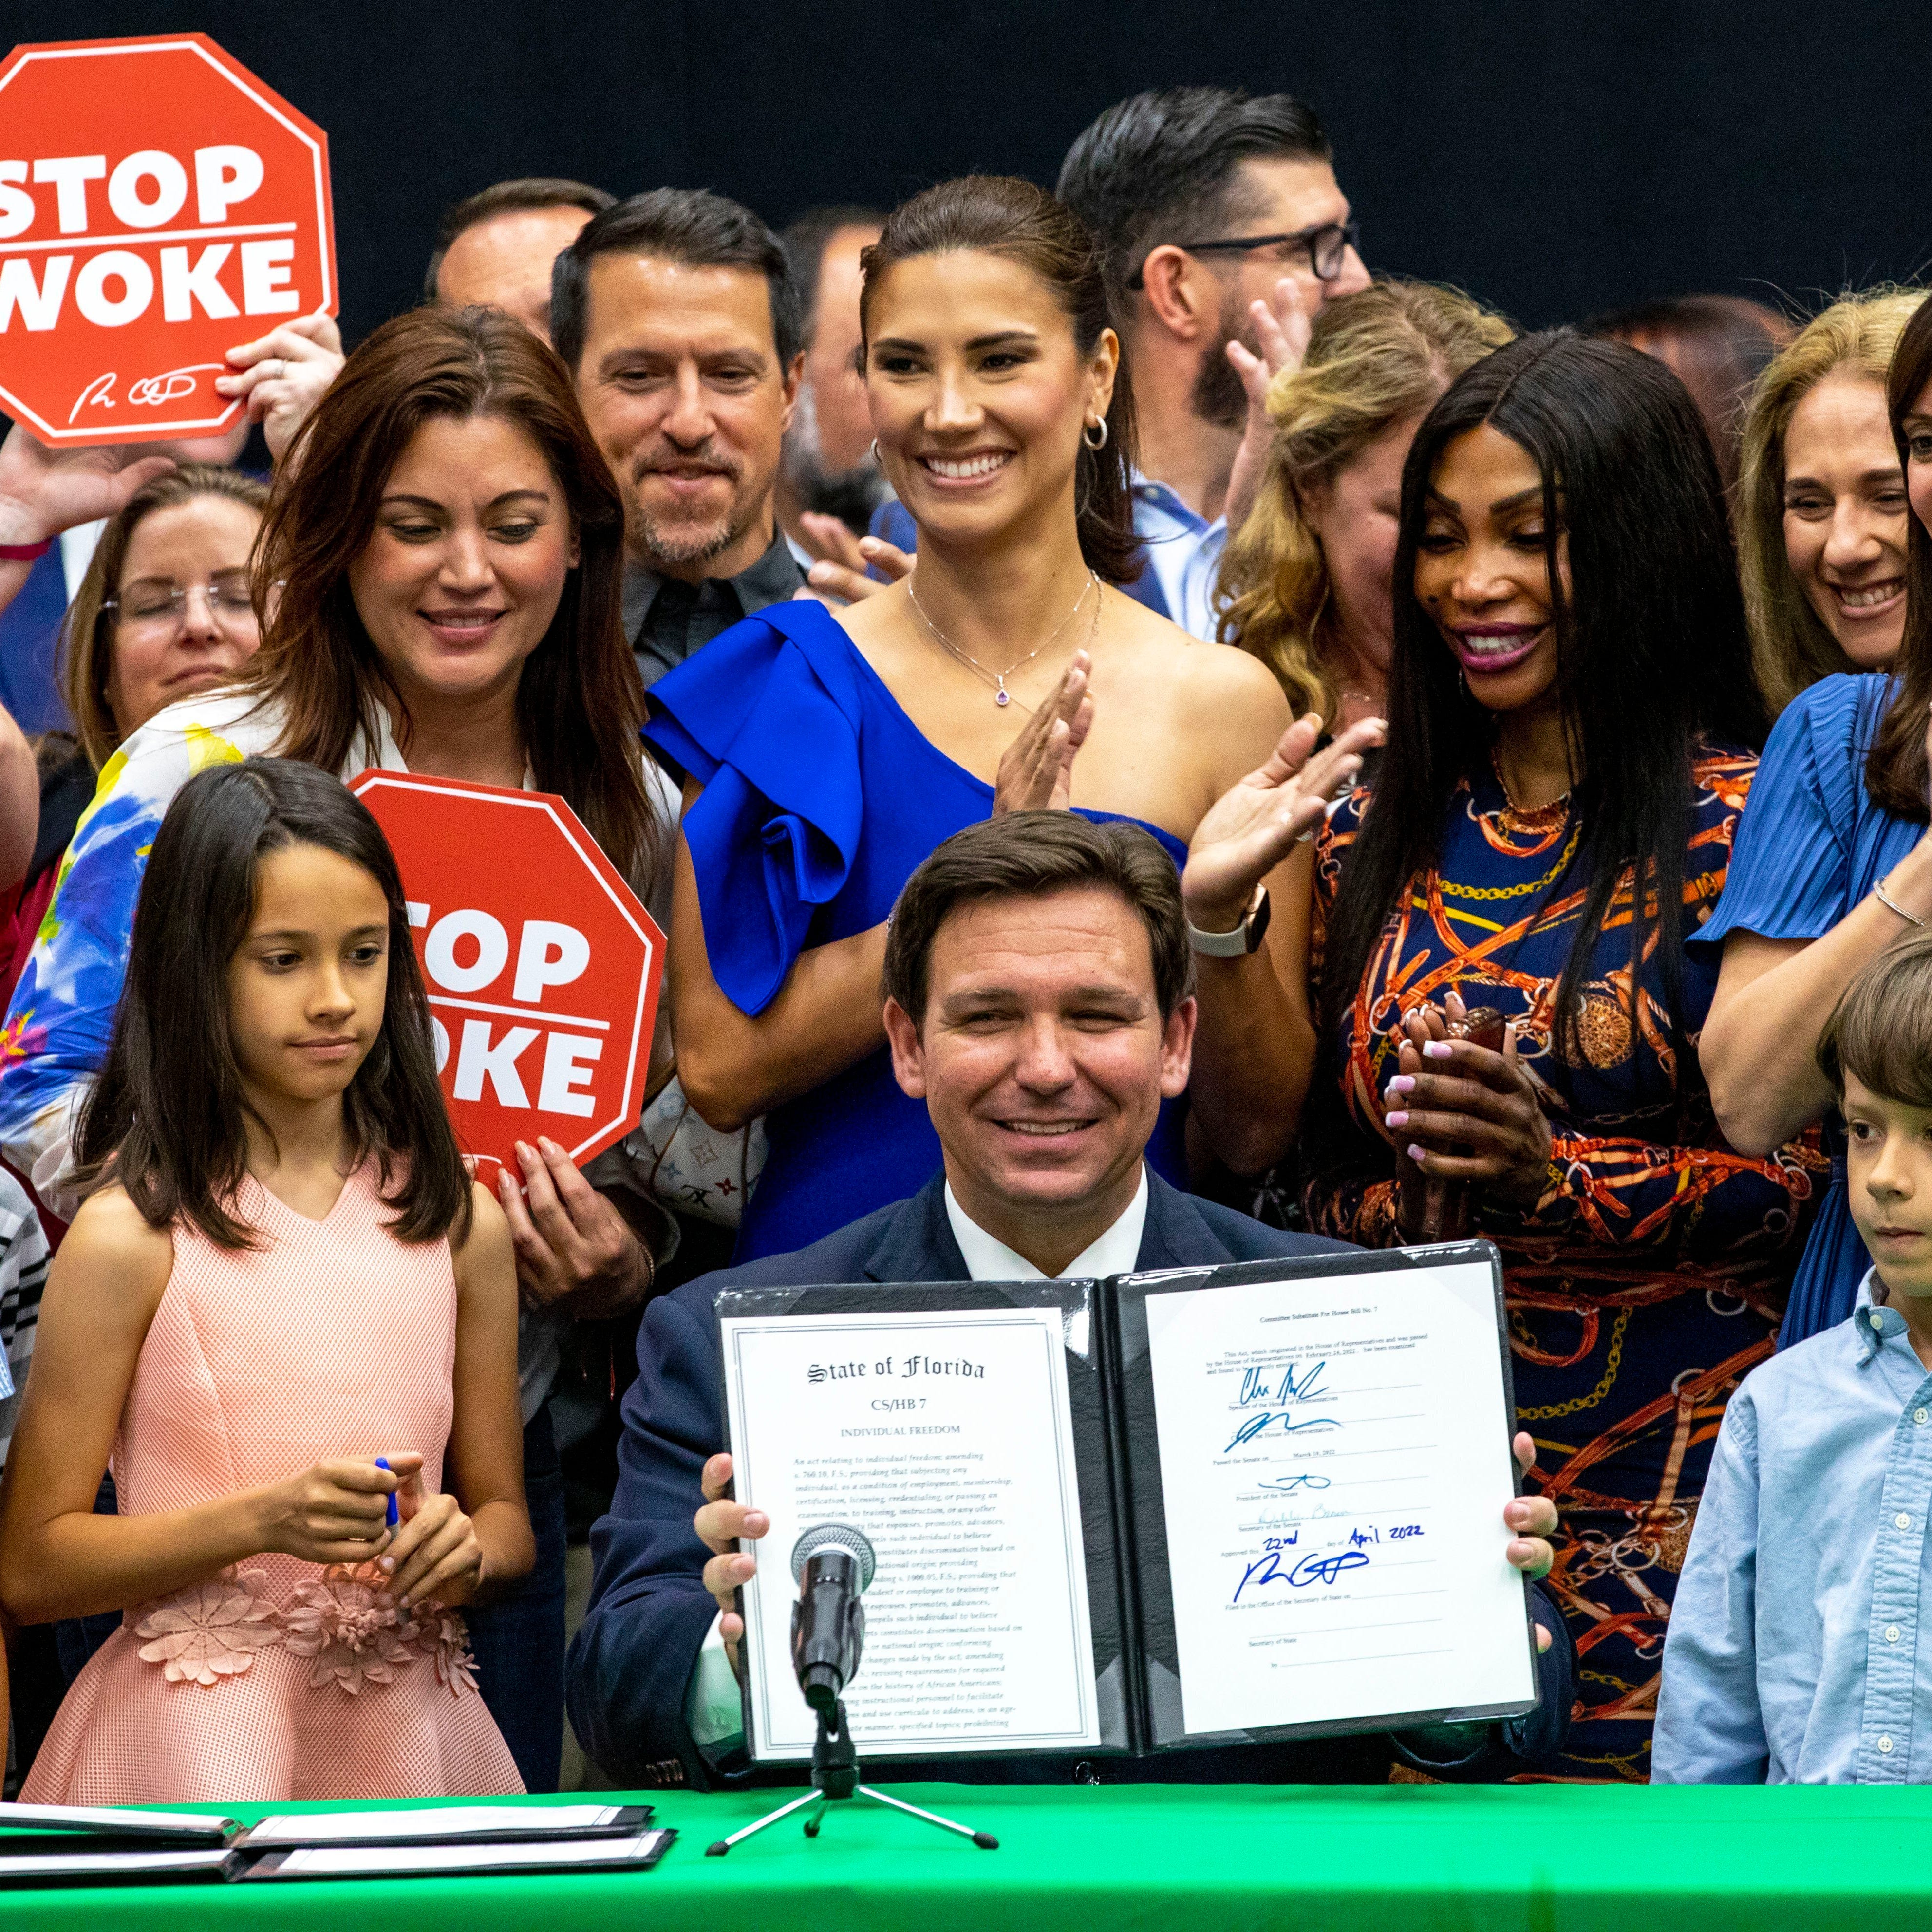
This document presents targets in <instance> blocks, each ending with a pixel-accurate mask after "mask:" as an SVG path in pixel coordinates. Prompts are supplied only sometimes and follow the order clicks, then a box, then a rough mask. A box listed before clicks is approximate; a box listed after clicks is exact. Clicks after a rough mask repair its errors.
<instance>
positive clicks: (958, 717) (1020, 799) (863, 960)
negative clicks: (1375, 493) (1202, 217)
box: [646, 179, 1373, 1260]
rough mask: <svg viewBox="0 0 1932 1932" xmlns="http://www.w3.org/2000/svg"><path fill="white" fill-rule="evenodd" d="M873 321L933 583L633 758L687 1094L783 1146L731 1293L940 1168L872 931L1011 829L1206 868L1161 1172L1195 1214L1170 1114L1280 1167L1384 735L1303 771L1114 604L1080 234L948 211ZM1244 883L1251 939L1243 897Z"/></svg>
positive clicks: (760, 668) (1109, 458) (678, 705)
mask: <svg viewBox="0 0 1932 1932" xmlns="http://www.w3.org/2000/svg"><path fill="white" fill-rule="evenodd" d="M862 315H863V319H864V323H865V332H866V336H867V345H868V346H867V352H866V353H867V365H866V370H867V373H866V381H867V388H868V397H869V400H870V402H871V411H872V419H873V423H874V428H876V429H877V431H878V434H879V442H878V445H877V448H878V449H879V452H880V458H881V460H882V461H883V464H884V466H885V468H886V472H887V474H888V475H889V477H890V478H891V479H892V484H893V485H894V487H895V489H896V490H897V491H898V495H899V497H900V499H901V502H904V505H905V506H906V508H907V510H908V511H909V512H910V514H911V515H912V517H913V520H914V521H915V522H916V524H917V526H918V531H919V559H918V563H917V566H916V571H915V572H914V574H913V577H911V578H910V580H907V582H904V583H898V584H895V585H893V586H891V587H890V588H889V589H880V591H879V592H878V593H877V594H876V595H873V596H871V597H869V598H865V599H864V600H863V601H861V602H859V603H856V604H853V605H852V606H850V607H849V608H847V609H846V610H842V611H841V612H839V613H838V614H837V615H834V614H833V613H831V612H829V611H828V610H826V608H825V607H823V606H822V605H820V604H817V603H814V602H811V601H798V602H796V603H793V604H789V605H780V606H775V607H770V608H768V609H766V610H763V611H762V612H760V613H759V614H758V615H757V616H754V617H751V618H748V619H745V622H742V623H741V624H739V625H736V626H734V627H733V628H732V629H730V630H729V631H726V632H725V633H724V634H723V635H722V636H721V637H717V638H715V639H714V640H712V642H711V643H709V644H707V645H706V646H705V647H704V649H703V650H702V651H700V652H697V653H696V654H695V655H694V656H693V657H691V658H690V659H689V660H688V661H686V662H685V664H682V666H680V667H679V668H678V669H676V670H673V671H672V672H670V673H669V674H668V675H667V676H665V677H664V678H662V679H660V680H659V682H658V684H657V685H655V687H654V688H653V689H652V693H651V706H652V719H651V722H650V724H649V726H648V727H647V728H646V738H647V739H648V740H649V742H650V743H651V745H652V747H653V748H654V749H655V751H657V753H658V755H659V756H660V757H661V758H662V759H663V760H664V761H665V762H666V763H669V764H670V765H672V766H675V767H676V769H678V770H679V772H680V773H681V774H682V778H683V781H684V799H685V810H684V819H683V838H682V844H681V848H680V851H679V862H678V878H677V883H676V892H675V898H674V904H673V916H672V931H671V944H670V950H669V953H668V971H669V988H670V1001H671V1014H672V1028H673V1035H674V1037H675V1040H676V1049H677V1058H678V1070H679V1076H680V1078H681V1079H682V1082H683V1085H684V1088H685V1092H686V1094H688V1096H689V1097H690V1099H691V1103H692V1105H693V1106H694V1109H695V1110H696V1111H697V1113H698V1114H699V1115H701V1116H702V1118H703V1119H705V1120H706V1121H709V1122H710V1123H711V1124H712V1126H714V1127H718V1128H720V1129H724V1130H730V1129H732V1128H735V1127H739V1126H741V1125H742V1124H744V1123H745V1122H746V1121H749V1120H751V1119H754V1118H757V1117H759V1116H760V1115H763V1117H764V1118H765V1121H766V1132H767V1135H768V1136H769V1143H770V1151H769V1155H768V1157H767V1159H766V1165H765V1168H764V1172H763V1176H762V1178H760V1181H759V1182H758V1184H757V1189H756V1190H755V1192H754V1194H753V1196H752V1199H751V1202H750V1203H749V1204H748V1208H747V1210H746V1212H745V1219H744V1222H743V1224H742V1229H741V1232H740V1236H739V1250H738V1252H739V1259H741V1260H742V1259H753V1258H755V1257H757V1256H760V1255H766V1254H773V1253H784V1252H787V1251H789V1250H793V1249H796V1248H799V1247H804V1246H806V1245H808V1244H809V1243H811V1242H812V1241H815V1240H817V1239H818V1238H820V1237H821V1236H822V1235H826V1234H829V1233H830V1232H832V1231H833V1230H834V1229H837V1228H839V1227H841V1226H844V1224H845V1223H847V1222H849V1221H851V1220H855V1219H856V1218H858V1217H859V1216H861V1215H863V1214H867V1213H869V1212H870V1211H872V1210H873V1209H874V1208H880V1207H883V1206H884V1205H887V1204H888V1203H889V1202H894V1201H897V1200H901V1199H904V1197H906V1196H908V1195H910V1194H912V1193H916V1191H917V1190H918V1189H919V1188H920V1187H922V1186H923V1185H924V1184H925V1183H926V1181H928V1180H929V1178H931V1176H932V1174H933V1172H934V1171H935V1169H936V1168H937V1167H938V1164H939V1159H940V1150H939V1144H938V1139H937V1137H936V1136H935V1134H934V1133H933V1131H932V1127H931V1126H930V1124H929V1121H928V1120H927V1118H926V1109H925V1107H924V1106H923V1105H922V1103H918V1102H915V1101H913V1100H908V1099H907V1097H905V1096H904V1094H902V1093H901V1091H900V1090H899V1088H898V1085H897V1083H896V1082H895V1080H894V1079H893V1077H892V1067H891V1062H890V1060H889V1056H888V1055H887V1053H886V1049H885V1035H884V1029H883V1025H882V1023H881V1020H880V1010H881V1006H882V1001H881V1000H880V994H879V974H880V966H881V965H882V963H883V957H884V950H885V941H884V935H885V922H886V918H887V916H889V913H890V912H891V910H892V904H893V902H894V901H895V898H897V896H898V892H899V889H900V888H901V886H903V885H904V883H905V881H906V880H907V877H909V876H910V874H911V872H912V871H913V868H915V867H916V865H918V864H919V862H920V861H921V860H922V859H924V858H926V856H927V855H928V854H929V853H931V852H932V850H933V849H934V847H936V846H937V845H938V844H940V843H941V841H944V839H945V838H948V837H949V836H950V835H952V834H953V832H957V831H959V830H960V829H962V827H964V826H967V825H968V824H971V823H974V821H976V820H980V819H983V818H985V817H987V816H988V815H989V814H993V813H997V812H999V811H1007V810H1015V809H1023V808H1040V807H1047V806H1053V807H1059V808H1072V809H1077V810H1079V811H1082V812H1084V813H1085V814H1087V815H1088V816H1089V817H1095V818H1109V817H1121V818H1130V819H1132V820H1135V821H1136V822H1138V823H1141V824H1142V825H1144V826H1145V827H1146V828H1147V829H1148V830H1149V831H1150V832H1152V833H1153V834H1154V835H1155V836H1156V837H1157V838H1159V839H1160V841H1161V842H1162V844H1163V845H1164V846H1165V847H1166V849H1167V850H1169V853H1172V855H1173V857H1174V859H1175V863H1176V864H1177V865H1180V866H1182V867H1183V868H1184V877H1183V887H1184V896H1185V898H1186V900H1187V906H1188V910H1189V916H1190V920H1191V921H1192V922H1193V924H1194V925H1195V926H1196V928H1197V929H1199V930H1200V931H1201V932H1203V933H1209V934H1215V935H1224V934H1230V933H1234V932H1242V931H1244V930H1245V932H1247V934H1248V935H1250V937H1251V938H1252V939H1253V944H1251V945H1250V944H1244V945H1243V946H1242V947H1241V950H1238V952H1236V953H1234V954H1233V956H1204V957H1202V959H1200V960H1199V980H1200V989H1199V998H1200V1002H1201V1019H1200V1025H1199V1031H1198V1034H1197V1038H1196V1047H1195V1053H1194V1070H1193V1079H1192V1082H1191V1084H1190V1088H1189V1091H1188V1093H1187V1095H1186V1096H1185V1097H1184V1101H1183V1102H1181V1103H1173V1104H1171V1105H1170V1106H1169V1107H1168V1108H1167V1109H1165V1110H1164V1111H1163V1115H1162V1119H1161V1123H1160V1127H1159V1129H1158V1130H1157V1133H1156V1135H1155V1137H1154V1142H1153V1144H1152V1145H1151V1147H1150V1149H1149V1158H1150V1160H1151V1162H1152V1163H1153V1164H1154V1166H1155V1167H1156V1169H1157V1170H1158V1171H1160V1172H1162V1173H1163V1174H1164V1175H1166V1178H1169V1179H1170V1180H1172V1181H1176V1182H1178V1183H1181V1184H1184V1180H1185V1163H1184V1151H1183V1130H1182V1121H1181V1112H1182V1109H1183V1107H1185V1109H1187V1114H1188V1117H1189V1118H1188V1120H1187V1136H1188V1139H1189V1140H1190V1142H1198V1145H1199V1148H1201V1150H1202V1151H1204V1152H1206V1153H1209V1154H1214V1155H1217V1156H1218V1157H1220V1159H1222V1160H1224V1161H1226V1162H1227V1163H1228V1164H1229V1166H1233V1167H1235V1168H1236V1169H1238V1171H1241V1172H1254V1171H1256V1169H1259V1168H1261V1167H1263V1166H1266V1165H1268V1163H1269V1162H1270V1161H1271V1160H1273V1159H1274V1158H1275V1157H1277V1154H1279V1153H1280V1151H1282V1149H1283V1148H1284V1147H1285V1146H1286V1142H1287V1141H1288V1139H1290V1138H1292V1134H1293V1132H1294V1129H1295V1121H1296V1118H1297V1117H1298V1112H1299V1108H1300V1102H1301V1095H1302V1094H1303V1093H1304V1091H1306V1088H1307V1082H1308V1078H1309V1074H1310V1070H1311V1069H1312V1066H1313V1055H1314V1033H1313V1027H1312V1025H1311V1024H1310V1020H1309V1017H1308V1013H1307V990H1306V944H1307V908H1308V904H1309V901H1310V869H1309V858H1308V848H1307V846H1306V845H1305V844H1300V843H1298V839H1299V837H1300V835H1301V833H1302V832H1304V831H1306V830H1307V829H1309V828H1310V826H1311V825H1312V823H1313V821H1314V820H1315V819H1316V818H1317V817H1319V814H1320V809H1321V805H1322V801H1323V800H1325V799H1326V798H1327V796H1328V795H1329V793H1330V792H1331V790H1333V789H1334V788H1335V787H1337V785H1338V784H1341V783H1343V782H1345V781H1346V780H1347V779H1348V778H1351V777H1352V775H1353V773H1354V772H1355V769H1356V767H1357V766H1358V763H1359V756H1358V754H1359V751H1360V750H1361V747H1362V745H1364V744H1366V743H1367V742H1369V741H1370V738H1371V737H1372V736H1373V733H1358V737H1345V739H1343V741H1340V742H1338V744H1337V745H1334V746H1331V747H1330V748H1328V749H1327V750H1325V751H1323V752H1322V753H1321V754H1318V755H1315V756H1311V755H1310V754H1311V752H1312V751H1313V744H1314V738H1315V733H1314V731H1313V729H1312V728H1310V727H1308V726H1306V725H1298V726H1296V727H1294V729H1293V730H1292V732H1291V731H1289V729H1288V727H1289V715H1288V711H1287V707H1286V701H1285V700H1283V697H1282V695H1281V693H1280V687H1279V686H1278V685H1277V684H1276V682H1275V681H1274V678H1273V677H1272V676H1271V675H1270V674H1269V673H1268V671H1267V670H1265V667H1262V665H1261V664H1259V662H1258V661H1256V659H1254V658H1250V657H1248V656H1247V655H1246V654H1245V653H1244V652H1236V651H1231V650H1229V649H1226V648H1225V647H1223V646H1217V645H1212V644H1200V643H1196V642H1195V641H1194V640H1192V639H1190V638H1189V637H1187V635H1186V634H1185V633H1184V632H1183V631H1180V630H1178V629H1177V628H1175V626H1174V625H1172V624H1169V622H1167V621H1166V619H1163V618H1160V617H1158V616H1156V615H1154V613H1152V612H1151V611H1150V610H1147V609H1146V608H1145V607H1144V606H1142V605H1141V604H1137V603H1136V602H1134V601H1133V600H1132V599H1130V598H1126V597H1124V596H1122V595H1121V594H1120V593H1119V592H1118V591H1117V590H1115V589H1112V587H1110V586H1113V585H1115V584H1118V583H1121V582H1124V581H1127V580H1130V579H1131V578H1132V577H1133V574H1135V571H1136V568H1137V567H1138V562H1139V552H1138V550H1137V547H1136V542H1135V538H1134V536H1133V523H1132V519H1131V510H1130V500H1131V499H1130V496H1129V488H1130V480H1131V475H1132V469H1131V461H1132V443H1133V405H1132V401H1131V398H1130V395H1129V393H1128V388H1127V379H1126V373H1125V371H1124V370H1123V369H1122V368H1121V367H1120V362H1119V342H1118V337H1117V336H1116V335H1115V332H1114V330H1113V329H1112V327H1111V326H1109V317H1108V311H1107V306H1106V293H1105V288H1104V284H1103V280H1102V278H1101V275H1100V262H1099V259H1098V256H1097V252H1096V251H1095V250H1094V247H1093V245H1092V243H1091V240H1090V239H1088V236H1086V234H1085V231H1084V230H1083V229H1081V228H1080V226H1079V223H1077V222H1076V221H1075V220H1074V219H1073V217H1072V216H1071V215H1070V214H1068V213H1067V211H1066V210H1065V209H1064V208H1061V206H1060V205H1059V204H1058V202H1055V201H1054V200H1052V198H1051V197H1050V196H1047V195H1046V194H1045V193H1043V192H1042V191H1041V190H1040V189H1038V188H1037V187H1034V186H1032V185H1031V184H1029V183H1027V182H1024V181H995V180H984V179H980V180H970V181H957V182H947V183H943V184H941V186H940V187H937V188H935V189H930V190H927V192H926V193H924V194H922V195H921V196H918V197H916V199H914V200H913V201H912V202H908V203H907V205H905V206H904V207H903V208H901V209H899V210H898V211H897V212H896V213H895V214H894V215H893V217H892V219H891V220H890V221H889V223H887V225H886V232H885V234H884V235H883V237H882V238H881V240H880V243H879V245H878V246H877V248H876V249H874V251H872V253H871V256H870V257H868V269H867V275H866V283H865V296H864V299H863V305H862ZM1285 734H1286V735H1285ZM1358 739H1359V742H1358ZM1076 754H1077V755H1076ZM1190 847H1191V851H1190ZM1257 852H1259V853H1262V854H1263V855H1264V856H1265V869H1266V871H1267V875H1268V880H1269V886H1270V890H1271V894H1272V900H1273V917H1272V922H1271V924H1270V925H1268V926H1267V927H1266V929H1265V930H1266V937H1265V939H1264V938H1262V922H1261V921H1260V920H1259V919H1258V918H1256V919H1253V922H1252V923H1247V922H1248V921H1249V920H1250V914H1251V911H1252V910H1253V909H1252V908H1251V907H1250V904H1249V902H1248V901H1247V896H1246V894H1245V893H1241V894H1240V895H1238V896H1235V898H1232V900H1231V898H1230V894H1229V886H1228V883H1227V881H1228V880H1229V879H1230V878H1232V877H1238V876H1239V875H1241V874H1243V872H1244V868H1245V875H1246V876H1247V877H1250V878H1252V877H1253V876H1254V872H1255V869H1256V868H1255V864H1254V854H1255V853H1257Z"/></svg>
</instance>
